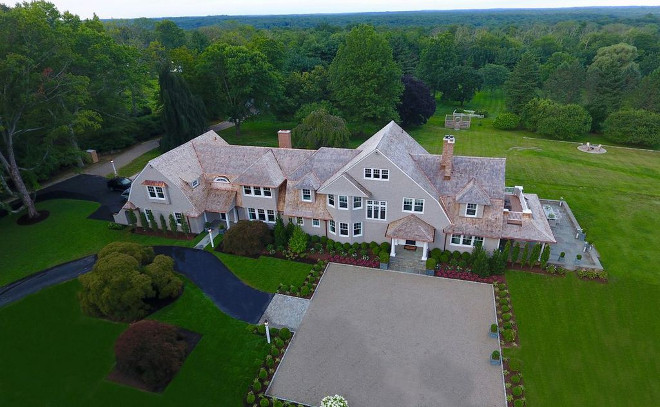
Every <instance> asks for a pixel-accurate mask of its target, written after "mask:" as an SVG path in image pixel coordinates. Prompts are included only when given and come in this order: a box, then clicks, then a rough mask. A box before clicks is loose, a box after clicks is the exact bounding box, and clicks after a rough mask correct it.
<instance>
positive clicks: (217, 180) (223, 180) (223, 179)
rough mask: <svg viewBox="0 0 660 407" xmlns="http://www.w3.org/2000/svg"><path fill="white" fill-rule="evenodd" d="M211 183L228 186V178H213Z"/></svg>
mask: <svg viewBox="0 0 660 407" xmlns="http://www.w3.org/2000/svg"><path fill="white" fill-rule="evenodd" d="M213 182H221V183H223V184H229V178H227V177H215V178H213Z"/></svg>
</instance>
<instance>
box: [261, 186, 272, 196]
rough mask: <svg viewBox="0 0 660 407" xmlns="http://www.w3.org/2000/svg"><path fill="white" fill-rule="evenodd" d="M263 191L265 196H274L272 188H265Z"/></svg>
mask: <svg viewBox="0 0 660 407" xmlns="http://www.w3.org/2000/svg"><path fill="white" fill-rule="evenodd" d="M262 190H263V192H264V196H272V195H273V194H272V192H270V188H268V187H263V188H262Z"/></svg>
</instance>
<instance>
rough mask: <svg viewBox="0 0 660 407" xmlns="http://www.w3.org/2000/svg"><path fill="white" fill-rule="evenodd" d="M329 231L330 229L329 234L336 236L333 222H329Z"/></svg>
mask: <svg viewBox="0 0 660 407" xmlns="http://www.w3.org/2000/svg"><path fill="white" fill-rule="evenodd" d="M329 229H330V233H332V234H333V235H336V234H337V229H336V225H335V221H334V220H330V224H329Z"/></svg>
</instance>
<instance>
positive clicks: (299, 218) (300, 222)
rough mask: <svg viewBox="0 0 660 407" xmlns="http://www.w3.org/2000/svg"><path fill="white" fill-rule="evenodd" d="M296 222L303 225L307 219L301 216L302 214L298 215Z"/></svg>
mask: <svg viewBox="0 0 660 407" xmlns="http://www.w3.org/2000/svg"><path fill="white" fill-rule="evenodd" d="M296 223H297V224H298V225H300V226H303V225H304V224H305V219H303V218H301V217H300V216H298V217H297V218H296Z"/></svg>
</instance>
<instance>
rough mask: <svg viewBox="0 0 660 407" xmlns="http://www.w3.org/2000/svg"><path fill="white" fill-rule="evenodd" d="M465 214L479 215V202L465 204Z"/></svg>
mask: <svg viewBox="0 0 660 407" xmlns="http://www.w3.org/2000/svg"><path fill="white" fill-rule="evenodd" d="M465 216H477V204H471V203H469V204H467V205H466V206H465Z"/></svg>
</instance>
